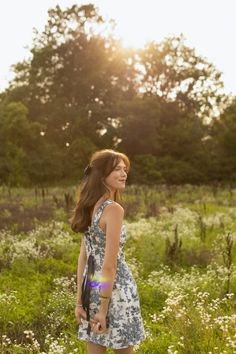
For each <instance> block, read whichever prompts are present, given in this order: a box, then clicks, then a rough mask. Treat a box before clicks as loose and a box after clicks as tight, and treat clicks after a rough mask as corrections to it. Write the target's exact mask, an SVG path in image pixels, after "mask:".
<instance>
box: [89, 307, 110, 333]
mask: <svg viewBox="0 0 236 354" xmlns="http://www.w3.org/2000/svg"><path fill="white" fill-rule="evenodd" d="M90 324H91V329H92V331H93V332H94V333H97V334H102V333H107V332H108V328H107V326H106V314H105V313H104V312H97V313H96V314H95V315H94V317H93V318H91V321H90Z"/></svg>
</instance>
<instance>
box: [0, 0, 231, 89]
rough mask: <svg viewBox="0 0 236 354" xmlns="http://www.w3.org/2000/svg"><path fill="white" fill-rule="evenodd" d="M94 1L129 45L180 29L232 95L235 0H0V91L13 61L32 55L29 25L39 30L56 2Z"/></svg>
mask: <svg viewBox="0 0 236 354" xmlns="http://www.w3.org/2000/svg"><path fill="white" fill-rule="evenodd" d="M87 3H93V4H95V5H96V6H98V8H99V9H100V13H101V15H102V16H103V17H104V18H105V19H107V20H108V19H111V18H112V19H114V20H115V21H116V23H117V26H116V34H117V36H118V37H120V38H122V41H123V44H124V45H125V46H129V47H142V46H143V45H144V44H145V43H146V42H147V41H149V40H155V41H157V42H160V41H161V40H163V39H164V38H165V37H168V36H171V35H179V34H181V33H183V35H184V37H185V38H186V41H185V43H186V45H188V46H190V47H192V48H195V50H196V54H197V55H201V56H203V57H205V58H206V59H207V60H208V61H209V62H210V63H213V64H214V65H215V67H216V68H217V69H218V70H219V71H220V72H222V80H223V82H224V84H225V92H226V93H227V94H230V93H232V94H233V95H236V65H235V63H236V48H235V45H234V44H233V43H235V39H236V21H235V16H236V0H162V1H159V0H90V1H89V0H88V1H76V0H40V1H37V0H20V1H18V0H7V1H1V2H0V46H1V47H0V48H1V55H0V91H2V90H3V89H4V88H5V87H6V86H7V84H8V81H9V80H10V79H11V78H13V72H12V71H11V69H10V66H11V65H12V64H15V63H17V62H18V61H21V60H23V59H27V58H28V57H29V55H30V53H29V48H30V47H31V45H32V37H33V28H36V29H37V30H39V31H42V30H43V28H44V26H45V24H46V21H47V11H48V9H49V8H52V7H55V6H56V5H57V4H58V5H60V7H61V8H62V9H65V8H66V7H70V6H72V5H73V4H78V5H82V4H87Z"/></svg>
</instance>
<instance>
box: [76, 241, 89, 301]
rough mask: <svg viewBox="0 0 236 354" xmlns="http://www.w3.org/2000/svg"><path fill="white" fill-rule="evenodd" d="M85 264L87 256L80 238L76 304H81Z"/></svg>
mask: <svg viewBox="0 0 236 354" xmlns="http://www.w3.org/2000/svg"><path fill="white" fill-rule="evenodd" d="M86 263H87V254H86V249H85V244H84V237H82V240H81V245H80V254H79V257H78V267H77V296H76V303H77V304H81V286H82V282H83V273H84V269H85V266H86Z"/></svg>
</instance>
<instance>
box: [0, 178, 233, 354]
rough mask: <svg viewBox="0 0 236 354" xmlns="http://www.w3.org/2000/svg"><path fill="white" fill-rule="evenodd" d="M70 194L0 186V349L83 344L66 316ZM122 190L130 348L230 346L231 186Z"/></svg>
mask: <svg viewBox="0 0 236 354" xmlns="http://www.w3.org/2000/svg"><path fill="white" fill-rule="evenodd" d="M74 195H75V188H74V187H71V188H69V187H67V188H62V187H61V188H59V187H58V188H50V189H45V190H42V189H29V190H24V189H13V190H7V189H6V188H3V187H2V188H1V193H0V270H1V271H0V333H1V336H0V345H1V351H0V352H1V353H2V354H8V353H10V354H15V353H19V354H22V353H24V354H28V353H41V354H42V353H47V354H48V353H50V354H51V353H53V354H59V353H81V354H82V353H85V352H86V351H85V344H84V342H82V341H79V340H78V339H77V329H78V327H77V324H76V321H75V317H74V304H75V296H76V267H77V258H78V254H79V248H80V240H81V234H76V233H73V232H72V231H71V230H70V226H69V224H68V221H67V220H68V217H69V214H70V211H71V209H72V208H73V206H74V202H73V198H74ZM123 199H124V203H125V210H126V213H125V224H126V227H127V242H126V244H125V246H124V253H125V257H126V261H127V263H128V265H129V267H130V269H131V270H132V273H133V275H134V277H135V280H136V282H137V285H138V289H139V297H140V303H141V309H142V316H143V320H144V325H145V331H146V333H147V339H146V341H144V342H142V343H141V344H140V345H137V346H136V347H135V353H139V354H159V353H170V354H174V353H184V354H185V353H186V354H187V353H188V354H195V353H201V354H202V353H208V354H220V353H222V354H223V353H227V354H228V353H230V354H231V353H236V311H235V310H236V296H235V294H236V250H235V243H236V190H235V189H233V188H232V187H231V188H230V187H224V188H223V187H222V188H220V187H215V186H214V187H207V186H190V185H185V186H171V187H170V186H169V187H168V186H165V185H162V186H156V187H147V186H139V187H138V186H128V187H127V190H126V191H125V194H124V197H123ZM107 352H108V353H112V351H111V350H108V351H107Z"/></svg>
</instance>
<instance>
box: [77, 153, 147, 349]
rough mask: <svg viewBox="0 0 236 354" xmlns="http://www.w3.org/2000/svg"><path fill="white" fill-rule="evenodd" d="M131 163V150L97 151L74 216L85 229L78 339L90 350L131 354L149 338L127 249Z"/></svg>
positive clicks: (79, 275) (80, 260) (79, 276)
mask: <svg viewBox="0 0 236 354" xmlns="http://www.w3.org/2000/svg"><path fill="white" fill-rule="evenodd" d="M129 168H130V162H129V159H128V157H127V156H126V155H125V154H122V153H119V152H117V151H114V150H110V149H104V150H100V151H97V152H95V153H94V154H93V155H92V157H91V160H90V163H89V165H88V166H87V167H86V169H85V171H84V173H85V176H84V179H83V181H82V183H81V186H80V195H79V201H78V204H77V207H76V209H75V212H74V215H73V218H72V219H71V224H72V225H71V226H72V229H73V230H74V231H75V232H83V233H84V237H83V238H82V241H81V248H80V255H79V258H78V270H77V303H76V308H75V316H76V320H77V322H78V324H79V330H78V338H79V339H81V340H85V341H86V342H87V352H88V354H103V353H106V348H112V349H114V351H115V353H119V354H130V353H133V346H134V345H135V344H137V343H139V342H141V341H143V340H144V339H145V338H146V335H145V331H144V327H143V322H142V317H141V311H140V303H139V296H138V291H137V285H136V282H135V280H134V278H133V276H132V273H131V271H130V269H129V268H128V266H127V264H126V261H125V256H124V254H123V251H122V247H123V245H124V244H125V241H126V229H125V224H123V216H124V209H123V208H122V206H121V205H120V204H119V201H120V192H121V191H123V190H124V188H125V182H126V179H127V174H128V171H129ZM90 255H92V256H93V257H94V258H93V260H94V274H93V276H92V277H91V276H90V281H89V286H90V304H89V305H88V308H89V313H88V312H85V310H84V308H83V306H82V299H81V287H82V281H83V278H84V276H85V274H87V273H86V272H87V270H88V266H87V260H88V256H90ZM90 257H91V256H90ZM89 260H90V261H91V259H90V258H89Z"/></svg>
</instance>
